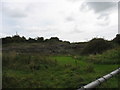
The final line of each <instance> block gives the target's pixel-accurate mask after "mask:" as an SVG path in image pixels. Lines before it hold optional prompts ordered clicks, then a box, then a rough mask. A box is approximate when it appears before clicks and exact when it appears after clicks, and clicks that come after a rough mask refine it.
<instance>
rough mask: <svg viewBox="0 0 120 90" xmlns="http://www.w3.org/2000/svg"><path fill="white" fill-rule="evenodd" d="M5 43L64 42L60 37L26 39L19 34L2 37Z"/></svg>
mask: <svg viewBox="0 0 120 90" xmlns="http://www.w3.org/2000/svg"><path fill="white" fill-rule="evenodd" d="M1 39H2V43H3V44H7V43H23V42H28V43H41V42H62V40H59V38H58V37H51V38H50V39H44V37H37V38H30V37H29V38H28V39H26V38H25V37H24V36H22V37H20V36H19V35H14V36H12V37H10V36H8V37H4V38H1Z"/></svg>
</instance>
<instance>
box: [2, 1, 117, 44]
mask: <svg viewBox="0 0 120 90" xmlns="http://www.w3.org/2000/svg"><path fill="white" fill-rule="evenodd" d="M17 1H18V0H16V2H9V3H8V2H6V3H3V9H2V12H3V18H2V20H3V31H2V33H3V34H4V35H14V34H15V32H16V31H17V32H18V34H20V35H22V36H23V35H24V36H25V37H33V38H34V37H37V36H43V37H44V38H50V37H52V36H56V37H59V38H60V39H62V40H68V41H70V42H73V41H74V42H75V41H86V40H88V39H91V38H93V37H95V36H96V35H99V36H101V37H102V36H106V38H107V39H110V38H113V36H115V34H116V27H117V22H116V21H117V20H118V18H117V15H118V14H117V11H115V10H114V9H110V7H109V9H106V10H105V11H102V10H99V12H98V11H97V12H95V11H96V10H97V9H94V8H95V5H89V3H88V2H84V3H86V4H84V5H83V6H84V7H85V8H86V10H84V12H83V11H81V10H79V9H80V5H82V2H79V1H78V0H76V1H75V3H73V2H74V1H72V2H71V1H68V0H39V2H34V3H33V1H32V2H29V0H26V2H22V1H23V0H21V2H17ZM94 4H95V3H94ZM100 5H101V4H100ZM100 5H99V6H100ZM83 6H81V7H83ZM84 7H83V9H84ZM112 8H113V6H112ZM107 10H108V11H107ZM106 12H107V13H106ZM111 27H112V28H111ZM103 31H104V32H103ZM112 31H113V32H112ZM105 32H106V33H109V36H108V34H106V33H105ZM111 32H112V33H111ZM110 36H111V37H110Z"/></svg>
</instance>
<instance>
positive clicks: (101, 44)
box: [82, 38, 112, 54]
mask: <svg viewBox="0 0 120 90" xmlns="http://www.w3.org/2000/svg"><path fill="white" fill-rule="evenodd" d="M110 48H112V44H111V43H110V42H108V41H106V40H104V39H102V38H94V39H92V40H91V41H89V43H88V45H87V46H86V47H85V48H84V49H83V51H82V54H97V53H102V52H104V51H105V50H108V49H110Z"/></svg>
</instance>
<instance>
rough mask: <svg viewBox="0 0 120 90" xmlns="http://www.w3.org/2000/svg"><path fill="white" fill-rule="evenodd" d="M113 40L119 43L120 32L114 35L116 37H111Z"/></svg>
mask: <svg viewBox="0 0 120 90" xmlns="http://www.w3.org/2000/svg"><path fill="white" fill-rule="evenodd" d="M113 42H115V43H118V44H119V45H120V34H117V35H116V37H115V38H114V39H113Z"/></svg>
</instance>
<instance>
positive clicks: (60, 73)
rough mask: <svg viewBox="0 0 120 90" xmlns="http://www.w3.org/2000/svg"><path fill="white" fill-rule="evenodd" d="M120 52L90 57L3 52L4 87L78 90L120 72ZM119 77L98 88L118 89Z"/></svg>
mask: <svg viewBox="0 0 120 90" xmlns="http://www.w3.org/2000/svg"><path fill="white" fill-rule="evenodd" d="M119 52H120V51H119V50H118V49H114V50H109V51H107V52H105V53H104V54H98V55H89V56H63V55H61V56H60V55H59V56H56V55H54V56H50V55H49V56H41V55H39V53H38V54H34V53H31V54H30V53H29V54H28V53H17V52H11V53H3V88H15V87H16V88H17V87H18V88H79V87H81V86H83V85H86V84H88V83H90V82H92V81H94V80H96V79H97V78H99V77H101V76H103V75H106V74H108V73H110V72H111V71H113V70H115V69H117V68H118V67H119V64H118V63H115V62H117V61H118V60H119V57H120V55H119ZM111 54H112V55H111ZM113 58H114V61H112V60H113ZM108 59H109V63H108ZM118 76H120V75H118ZM118 76H116V77H113V78H112V79H110V80H108V81H107V82H105V83H104V84H102V85H100V86H99V87H98V88H118Z"/></svg>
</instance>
